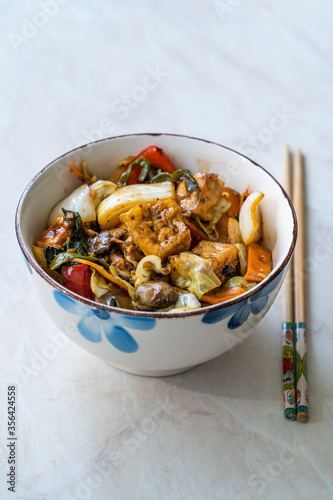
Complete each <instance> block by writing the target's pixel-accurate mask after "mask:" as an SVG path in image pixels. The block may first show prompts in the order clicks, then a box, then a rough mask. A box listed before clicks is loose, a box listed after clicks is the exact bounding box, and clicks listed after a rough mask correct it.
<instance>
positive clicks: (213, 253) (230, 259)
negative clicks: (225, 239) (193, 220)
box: [192, 241, 238, 284]
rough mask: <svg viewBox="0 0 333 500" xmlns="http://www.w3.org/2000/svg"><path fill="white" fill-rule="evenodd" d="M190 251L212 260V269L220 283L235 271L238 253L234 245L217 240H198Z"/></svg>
mask: <svg viewBox="0 0 333 500" xmlns="http://www.w3.org/2000/svg"><path fill="white" fill-rule="evenodd" d="M192 252H193V253H195V254H196V255H199V257H202V258H203V259H209V260H210V261H211V262H212V266H213V271H214V273H215V274H216V276H217V277H218V278H219V279H220V280H221V283H222V284H223V283H225V282H226V281H227V280H228V279H229V278H231V277H232V276H233V275H234V274H235V272H236V266H237V258H238V254H237V248H236V247H235V246H234V245H227V244H226V243H220V242H217V241H200V243H199V244H198V245H197V246H196V247H194V248H192Z"/></svg>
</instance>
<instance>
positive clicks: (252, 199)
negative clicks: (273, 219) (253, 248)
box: [239, 191, 264, 245]
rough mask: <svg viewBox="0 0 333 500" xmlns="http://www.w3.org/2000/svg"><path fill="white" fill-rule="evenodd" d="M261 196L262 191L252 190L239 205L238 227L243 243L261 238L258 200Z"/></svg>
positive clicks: (253, 241) (262, 195) (247, 243)
mask: <svg viewBox="0 0 333 500" xmlns="http://www.w3.org/2000/svg"><path fill="white" fill-rule="evenodd" d="M263 197H264V194H263V193H260V192H259V191H254V192H253V193H251V194H250V195H249V196H248V197H247V198H246V200H245V201H244V203H243V205H242V206H241V209H240V212H239V229H240V232H241V235H242V238H243V241H244V243H245V245H249V244H250V243H255V242H256V241H258V240H260V238H261V214H260V210H259V202H260V201H261V200H262V199H263Z"/></svg>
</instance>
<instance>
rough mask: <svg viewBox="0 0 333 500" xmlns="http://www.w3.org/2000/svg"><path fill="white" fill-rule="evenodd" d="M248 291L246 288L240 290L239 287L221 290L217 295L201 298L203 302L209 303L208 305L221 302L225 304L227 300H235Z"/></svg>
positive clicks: (206, 295) (207, 295)
mask: <svg viewBox="0 0 333 500" xmlns="http://www.w3.org/2000/svg"><path fill="white" fill-rule="evenodd" d="M245 292H246V290H244V288H240V287H238V286H234V287H232V288H226V289H223V288H222V289H221V290H219V291H218V292H216V293H212V294H211V295H209V294H207V293H206V294H205V295H203V296H202V297H201V299H200V300H202V301H203V302H208V304H219V303H220V302H225V301H226V300H230V299H234V298H235V297H238V296H239V295H242V293H245Z"/></svg>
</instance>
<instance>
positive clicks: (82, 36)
mask: <svg viewBox="0 0 333 500" xmlns="http://www.w3.org/2000/svg"><path fill="white" fill-rule="evenodd" d="M332 16H333V6H332V3H330V2H328V1H326V2H325V1H323V0H319V1H317V2H310V0H305V1H302V2H301V1H300V0H295V1H294V2H287V1H286V0H282V1H280V2H273V0H269V1H266V2H264V1H263V0H258V1H242V0H237V1H236V0H223V1H222V0H221V1H220V2H219V3H218V2H215V3H214V2H213V1H204V0H201V1H200V0H192V1H190V0H188V1H176V0H169V1H168V2H154V1H153V0H146V1H142V2H136V1H134V0H131V1H127V2H122V3H121V2H116V1H115V0H113V1H106V0H105V1H102V0H96V1H95V2H88V1H87V0H81V1H79V0H49V1H47V0H40V1H39V2H35V1H32V0H29V1H28V0H27V1H25V2H17V1H9V0H7V1H6V0H5V1H2V2H1V20H0V25H1V32H2V37H1V56H2V57H1V61H2V76H1V81H0V89H1V92H0V100H1V140H2V144H1V172H2V181H1V204H2V207H3V216H2V221H1V229H0V233H1V234H0V238H1V239H0V243H1V245H0V251H1V260H0V262H1V302H0V309H1V349H0V362H1V391H0V416H1V418H0V450H1V451H0V464H1V475H0V498H1V499H7V498H17V499H20V500H21V499H31V500H42V499H57V500H58V499H74V498H75V499H89V498H94V499H101V500H104V499H112V500H113V499H117V500H118V499H120V500H123V499H124V500H127V499H129V500H137V499H149V500H150V499H152V500H155V499H163V500H164V499H204V500H206V499H227V500H228V499H232V500H249V499H257V498H262V499H280V498H284V499H286V498H288V499H289V500H291V499H313V498H321V499H326V498H327V499H331V498H333V474H332V463H333V425H332V415H333V384H332V381H333V375H332V373H333V369H332V358H333V338H332V322H331V320H330V319H329V314H330V313H329V311H330V308H331V307H332V306H331V304H332V283H331V276H332V263H331V261H332V257H333V237H332V229H333V217H332V183H333V174H332V155H333V146H332V144H333V143H332V138H331V135H332V130H333V118H332V117H333V105H332V88H333V69H332V50H333V36H332ZM148 75H150V76H148ZM147 131H148V132H154V131H164V132H173V133H184V134H187V135H193V136H197V137H203V138H207V139H211V140H213V141H216V142H220V143H222V144H225V145H227V146H230V147H233V148H235V149H238V150H241V151H243V152H244V153H245V154H247V155H248V156H250V157H252V158H253V159H255V160H256V161H258V162H259V163H260V164H262V165H263V166H264V167H265V168H266V169H268V170H269V171H270V172H271V173H273V175H275V176H277V177H280V171H281V163H282V151H283V145H284V144H285V143H286V142H288V143H289V144H290V146H291V148H292V149H295V148H297V147H301V148H302V150H303V151H304V153H305V155H306V170H307V181H306V188H307V200H308V206H307V220H308V238H307V261H306V266H307V278H308V281H307V291H308V299H309V301H308V302H309V304H308V310H309V318H308V323H309V328H308V330H309V379H310V411H311V416H310V420H309V422H308V424H306V425H302V424H299V423H296V422H286V421H285V420H284V418H283V413H282V401H281V396H282V391H281V347H280V346H281V340H280V307H279V304H278V301H277V303H276V304H275V305H274V306H273V308H272V309H271V310H270V312H269V313H268V315H267V317H266V318H265V320H264V321H263V322H262V324H261V325H260V327H258V329H257V330H256V332H255V333H254V334H253V335H252V336H251V337H250V338H249V339H248V340H246V341H244V342H243V343H242V344H241V345H239V346H238V347H237V348H235V349H234V350H233V351H231V352H229V353H227V354H225V355H224V356H222V357H220V358H218V359H215V360H214V361H211V362H209V363H206V364H204V365H201V366H200V367H197V368H195V369H193V370H192V371H189V372H187V373H184V374H182V375H178V376H175V377H169V378H165V379H149V378H140V377H137V376H133V375H128V374H126V373H122V372H120V371H117V370H116V369H113V368H111V367H110V366H108V365H107V364H105V363H103V362H101V361H99V360H98V359H95V358H93V357H92V356H90V355H89V354H86V353H85V352H83V351H82V350H80V349H79V348H78V347H76V346H75V345H72V344H71V343H69V342H68V343H60V341H59V338H58V337H57V330H56V328H55V327H54V326H53V325H52V324H51V322H50V321H49V319H48V318H47V317H46V316H45V314H44V312H43V311H42V309H41V308H40V306H39V304H38V303H37V302H36V299H35V296H34V294H33V292H32V289H31V287H30V284H29V282H28V281H27V275H26V270H25V268H24V264H23V260H22V257H21V255H20V251H19V249H18V246H17V244H16V240H15V236H14V229H13V216H14V211H15V207H16V204H17V201H18V198H19V195H20V194H21V192H22V190H23V188H24V187H25V185H26V184H27V182H28V181H29V180H30V179H31V177H32V176H33V175H34V174H35V173H36V172H37V171H38V170H40V169H41V168H42V167H44V166H45V165H46V164H47V163H48V162H49V161H51V160H53V159H54V158H55V157H57V156H58V155H60V154H61V153H63V152H65V151H67V150H69V149H72V148H74V147H76V146H78V145H80V144H83V143H85V142H88V141H89V140H93V139H95V138H99V137H106V136H109V135H118V134H123V133H130V132H147ZM12 383H15V384H16V385H17V407H16V410H17V436H18V441H17V447H16V452H17V481H16V493H11V492H9V491H8V490H7V487H8V485H7V484H6V477H5V475H6V474H7V473H8V467H9V465H8V463H7V457H8V452H9V448H7V447H6V444H7V424H6V420H7V419H6V398H7V386H8V385H10V384H12Z"/></svg>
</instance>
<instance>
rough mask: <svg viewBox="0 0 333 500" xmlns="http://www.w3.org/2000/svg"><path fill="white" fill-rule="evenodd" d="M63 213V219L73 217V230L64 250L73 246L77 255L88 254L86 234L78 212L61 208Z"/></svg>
mask: <svg viewBox="0 0 333 500" xmlns="http://www.w3.org/2000/svg"><path fill="white" fill-rule="evenodd" d="M62 211H63V212H64V215H65V219H67V220H73V218H74V230H73V232H72V235H71V237H70V238H69V240H67V242H66V250H69V249H70V248H75V250H76V253H77V254H79V255H87V254H88V238H89V236H88V234H87V232H86V230H85V228H84V224H83V222H82V219H81V215H80V214H79V212H71V211H70V210H65V209H64V208H63V209H62Z"/></svg>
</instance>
